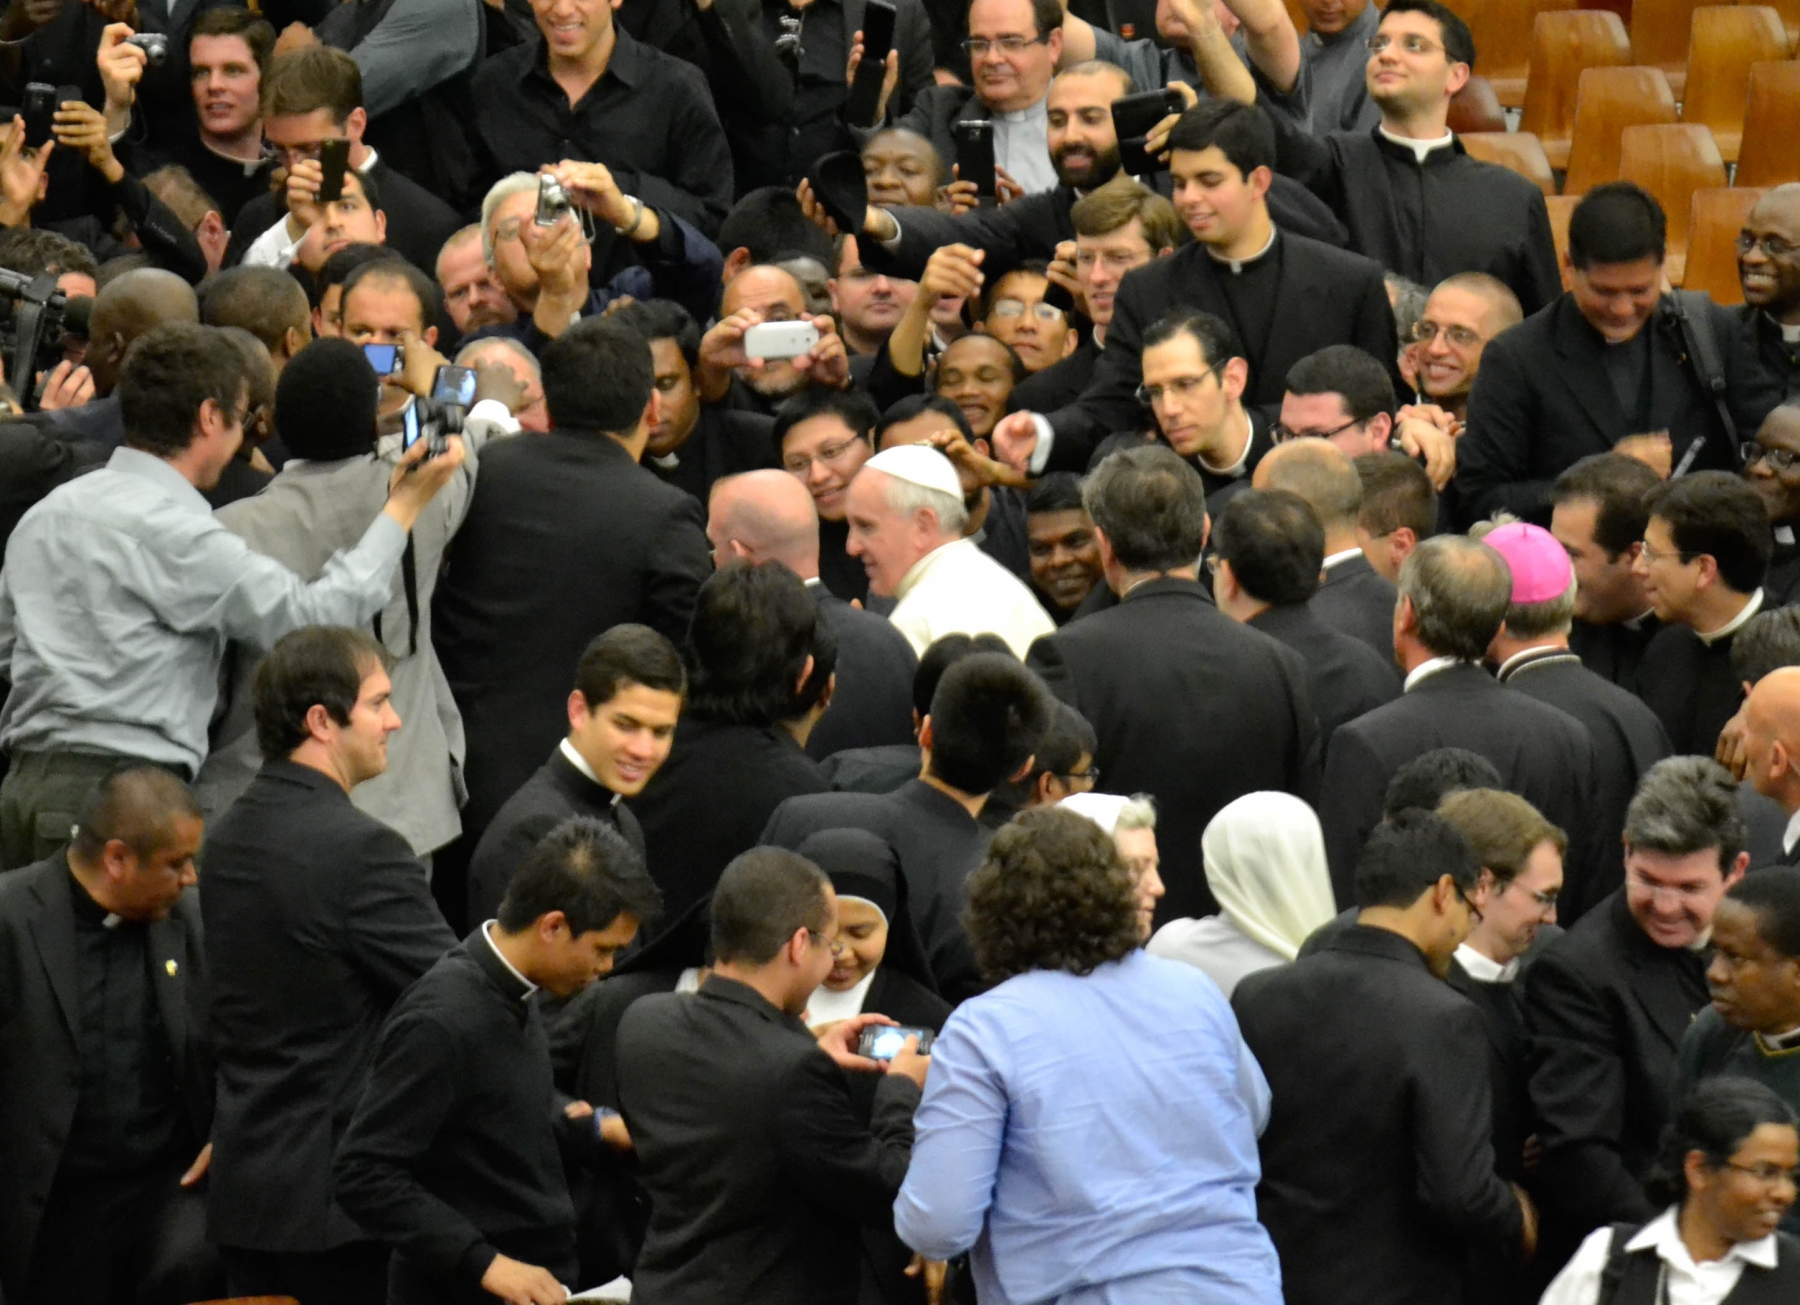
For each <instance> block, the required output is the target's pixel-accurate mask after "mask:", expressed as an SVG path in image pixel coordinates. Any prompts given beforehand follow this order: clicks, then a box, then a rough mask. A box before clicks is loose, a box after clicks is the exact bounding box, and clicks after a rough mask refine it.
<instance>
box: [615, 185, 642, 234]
mask: <svg viewBox="0 0 1800 1305" xmlns="http://www.w3.org/2000/svg"><path fill="white" fill-rule="evenodd" d="M621 198H623V199H628V200H630V201H631V221H630V222H629V223H627V224H626V225H625V226H622V227H621V226H615V227H613V230H614V231H617V232H618V233H619V234H620V235H622V236H624V237H625V238H626V239H627V240H629V239H630V238H631V237H632V236H633V235H635V234H637V229H638V228H639V227H641V226H643V225H644V201H643V200H641V199H639V198H638V197H637V196H636V195H624V196H621Z"/></svg>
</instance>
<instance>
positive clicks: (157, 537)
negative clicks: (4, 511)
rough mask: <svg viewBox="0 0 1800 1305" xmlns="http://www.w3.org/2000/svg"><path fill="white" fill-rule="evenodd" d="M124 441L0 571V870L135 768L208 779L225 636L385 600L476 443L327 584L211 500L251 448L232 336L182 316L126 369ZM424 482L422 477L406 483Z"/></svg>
mask: <svg viewBox="0 0 1800 1305" xmlns="http://www.w3.org/2000/svg"><path fill="white" fill-rule="evenodd" d="M118 393H119V397H120V402H121V409H122V412H123V415H124V421H125V430H126V443H125V446H124V447H123V448H120V449H117V450H115V451H114V453H113V455H112V458H111V460H110V461H108V463H107V464H106V466H105V467H103V468H100V469H99V470H96V471H93V472H90V473H89V474H88V475H86V476H82V477H78V478H77V479H75V480H73V481H71V482H69V483H68V484H66V485H63V486H61V487H59V488H57V489H56V490H54V491H52V492H51V493H50V494H49V495H47V496H46V497H45V498H44V500H43V501H42V502H41V503H39V504H37V506H35V507H33V508H32V509H31V510H30V511H29V512H27V513H26V514H25V516H24V517H23V518H22V519H21V520H20V522H19V525H18V527H17V529H15V530H14V531H13V534H12V537H11V539H10V540H9V541H8V542H7V546H6V559H5V564H4V566H3V567H0V673H4V674H5V675H6V677H7V678H9V679H10V680H11V682H12V692H11V693H10V695H9V696H8V697H7V699H6V705H5V708H4V709H3V710H0V747H4V748H6V749H7V750H8V751H9V752H11V754H12V759H13V760H12V768H11V770H10V771H9V772H8V773H7V776H6V780H5V782H4V784H0V868H12V867H16V866H21V865H27V864H30V863H31V862H33V861H35V860H39V859H41V858H42V857H45V856H48V855H50V854H51V853H52V852H54V851H55V850H56V849H57V848H58V847H60V846H61V845H62V844H63V843H64V842H66V841H67V840H68V832H69V826H70V824H71V823H72V821H73V818H74V812H75V811H77V810H79V808H80V804H81V801H82V799H83V798H84V797H85V796H86V792H87V790H88V789H89V788H91V786H92V785H93V783H94V782H95V781H96V780H98V779H99V778H100V777H101V776H102V775H104V774H105V773H107V772H108V771H110V770H111V769H112V768H114V767H115V766H117V765H118V764H119V763H120V762H121V761H123V760H126V759H133V760H139V761H149V762H153V763H155V764H157V765H161V766H166V767H168V768H169V769H170V770H173V771H175V772H177V773H179V774H181V775H182V776H184V777H185V778H188V779H192V778H193V776H194V775H195V773H196V772H197V771H198V770H199V768H200V763H201V761H202V760H203V759H204V758H205V756H206V750H207V724H208V721H209V719H210V718H211V715H212V711H213V705H214V701H215V699H216V697H217V693H218V680H219V663H220V658H221V656H222V654H223V651H224V648H225V644H226V641H227V640H230V639H236V640H241V641H243V642H245V643H248V644H251V645H253V646H254V647H256V648H259V649H265V650H266V649H267V648H268V647H269V646H270V645H272V644H273V643H274V642H275V640H277V639H279V638H280V637H281V636H282V635H284V634H286V633H287V632H288V631H290V630H293V629H296V628H298V627H300V626H304V625H327V624H337V625H362V624H364V623H365V622H367V621H368V620H369V619H370V618H371V617H373V615H374V614H375V613H376V612H377V611H378V610H380V608H381V606H382V604H383V603H384V602H385V601H386V599H387V596H388V593H389V591H390V588H391V585H392V582H393V578H394V573H395V570H396V568H397V567H398V565H399V562H400V556H401V553H402V552H403V551H404V549H405V547H406V536H407V532H408V531H410V530H411V529H412V526H413V523H414V522H415V521H416V520H417V519H418V516H419V513H420V511H421V510H422V509H423V508H424V506H425V505H426V504H427V503H429V502H430V501H431V499H432V497H433V496H434V495H435V494H436V493H437V492H438V490H439V489H441V488H442V487H443V486H444V484H445V483H446V482H447V481H448V480H449V479H450V477H451V475H452V474H453V473H454V472H455V470H456V468H457V467H458V466H459V465H460V464H461V463H462V460H463V450H462V442H461V440H460V439H452V440H451V441H450V444H449V448H448V449H447V451H446V452H444V453H442V454H440V455H439V456H437V457H435V458H431V459H429V460H424V458H423V455H424V454H425V452H426V448H425V446H424V445H423V444H421V445H420V446H418V451H417V453H415V454H414V456H413V457H412V458H411V459H409V460H408V461H407V462H406V463H405V464H404V470H400V471H396V473H395V477H394V483H393V486H392V488H391V489H390V492H389V494H388V498H387V502H386V504H385V506H384V507H383V508H382V510H381V512H380V514H379V515H377V516H376V517H375V519H374V521H373V522H372V523H371V524H370V525H369V527H368V529H367V530H366V531H365V532H364V533H363V536H362V539H361V541H360V542H359V543H358V544H357V545H356V547H355V548H353V549H350V550H349V551H347V552H343V553H339V554H337V555H336V556H335V557H333V558H332V559H331V561H330V562H329V563H328V564H327V565H326V567H325V569H324V571H323V572H322V573H321V574H320V576H319V578H318V579H317V580H315V581H313V582H312V583H311V584H307V583H305V582H303V581H302V580H301V579H300V578H299V577H298V576H296V575H295V574H294V573H293V572H292V571H289V570H288V569H287V568H286V567H284V566H282V565H281V564H280V563H278V562H275V561H273V560H271V559H269V558H267V557H264V556H262V555H261V554H258V553H256V552H253V551H252V550H251V549H250V548H249V547H248V546H247V545H246V544H245V543H244V542H243V541H242V540H241V539H239V538H238V537H237V536H235V535H233V534H232V533H231V532H230V531H228V530H226V529H225V528H224V527H223V526H222V525H220V524H219V523H218V522H217V521H215V520H214V519H213V516H212V512H211V511H210V509H209V508H208V506H207V503H206V500H205V498H204V497H202V494H201V491H202V490H205V489H209V488H211V487H212V486H213V485H215V484H216V483H217V482H218V479H219V474H220V472H221V471H222V470H223V469H224V468H225V466H226V464H227V463H229V462H230V460H231V458H232V456H233V454H234V453H235V452H236V451H237V447H238V445H239V443H240V442H241V441H242V439H243V420H244V416H245V409H246V407H247V404H248V393H249V391H248V386H247V384H246V382H245V378H244V376H243V362H242V355H241V354H240V353H239V351H238V349H237V346H236V345H235V344H233V343H232V341H231V340H230V339H229V338H228V337H227V336H225V335H224V334H222V333H221V332H219V331H217V330H215V329H213V328H210V327H202V326H193V325H188V324H185V323H183V324H167V325H164V326H160V327H157V328H155V329H154V330H152V331H150V332H149V333H147V334H146V335H144V336H143V337H142V338H141V339H140V340H139V341H138V342H137V343H136V345H134V347H133V349H132V352H131V354H130V356H129V357H128V358H127V360H126V364H125V369H124V372H123V374H122V375H121V376H120V379H119V386H118ZM408 473H410V474H408Z"/></svg>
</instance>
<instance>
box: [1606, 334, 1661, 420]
mask: <svg viewBox="0 0 1800 1305" xmlns="http://www.w3.org/2000/svg"><path fill="white" fill-rule="evenodd" d="M1601 357H1602V358H1604V359H1605V360H1606V379H1607V380H1608V382H1610V383H1611V385H1612V391H1613V397H1614V398H1616V399H1618V401H1619V411H1620V412H1622V413H1624V414H1625V422H1626V427H1625V428H1626V429H1627V430H1628V431H1630V432H1631V433H1632V434H1634V435H1641V434H1644V433H1646V432H1648V431H1649V430H1650V427H1649V426H1647V425H1645V424H1644V423H1645V422H1646V421H1648V420H1649V408H1650V404H1649V402H1648V400H1649V398H1650V395H1649V394H1648V393H1647V389H1648V387H1647V385H1646V382H1647V381H1648V379H1649V369H1650V332H1649V331H1648V330H1643V331H1639V332H1638V333H1637V334H1636V335H1634V336H1632V337H1631V339H1629V340H1626V341H1624V342H1623V343H1621V344H1609V345H1607V347H1606V352H1605V353H1603V354H1602V355H1601Z"/></svg>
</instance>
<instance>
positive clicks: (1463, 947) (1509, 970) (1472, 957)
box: [1456, 943, 1519, 983]
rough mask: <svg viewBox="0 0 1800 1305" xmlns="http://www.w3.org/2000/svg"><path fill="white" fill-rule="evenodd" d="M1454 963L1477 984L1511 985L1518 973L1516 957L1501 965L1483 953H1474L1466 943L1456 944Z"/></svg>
mask: <svg viewBox="0 0 1800 1305" xmlns="http://www.w3.org/2000/svg"><path fill="white" fill-rule="evenodd" d="M1456 963H1457V964H1458V965H1460V966H1462V967H1463V972H1464V973H1465V974H1467V975H1468V976H1469V977H1470V978H1471V979H1473V980H1475V982H1477V983H1511V982H1512V981H1513V979H1514V978H1515V977H1517V975H1518V973H1519V958H1518V957H1517V956H1515V957H1513V958H1512V959H1511V960H1510V961H1508V962H1507V963H1506V964H1505V965H1502V964H1500V962H1499V961H1497V960H1495V959H1494V958H1493V957H1491V956H1489V955H1487V954H1486V953H1485V952H1478V951H1476V950H1475V949H1474V948H1473V947H1471V946H1469V944H1468V943H1461V944H1458V946H1457V948H1456Z"/></svg>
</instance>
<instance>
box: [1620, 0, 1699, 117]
mask: <svg viewBox="0 0 1800 1305" xmlns="http://www.w3.org/2000/svg"><path fill="white" fill-rule="evenodd" d="M1700 7H1701V0H1634V3H1633V4H1632V7H1631V62H1633V63H1636V64H1643V65H1644V66H1645V67H1649V68H1661V69H1662V70H1663V74H1664V75H1665V76H1666V77H1668V79H1669V88H1670V89H1671V90H1673V91H1674V92H1675V98H1676V99H1677V100H1679V99H1680V98H1681V90H1682V87H1683V86H1684V85H1686V83H1687V54H1688V34H1689V33H1690V32H1691V31H1692V30H1693V26H1694V10H1696V9H1698V8H1700Z"/></svg>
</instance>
